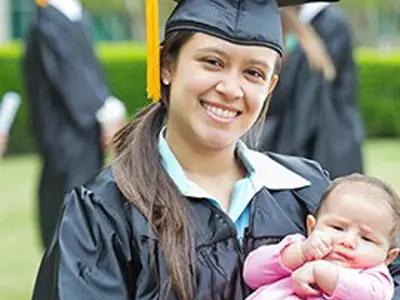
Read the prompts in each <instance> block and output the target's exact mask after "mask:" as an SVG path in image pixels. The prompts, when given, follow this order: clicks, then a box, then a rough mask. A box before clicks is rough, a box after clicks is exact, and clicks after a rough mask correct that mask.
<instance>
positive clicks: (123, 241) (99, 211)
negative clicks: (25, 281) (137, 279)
mask: <svg viewBox="0 0 400 300" xmlns="http://www.w3.org/2000/svg"><path fill="white" fill-rule="evenodd" d="M129 235H130V234H129V231H128V229H127V225H126V222H124V221H123V216H122V215H121V212H118V211H116V210H114V209H113V208H111V207H110V206H109V205H107V204H106V203H105V202H104V201H102V200H101V199H99V198H97V197H96V196H95V195H94V194H93V193H92V192H90V191H88V190H85V189H84V188H80V189H76V190H75V191H73V192H72V193H71V194H70V195H69V196H68V197H67V199H66V202H65V205H64V207H63V210H62V214H61V217H60V221H59V225H58V228H57V231H56V235H55V237H54V239H53V242H52V244H51V246H50V248H49V249H48V250H47V251H46V253H45V256H44V259H43V261H42V264H41V266H40V270H39V274H38V277H37V280H36V284H35V289H34V294H33V298H32V299H33V300H42V299H46V300H67V299H74V300H91V299H93V300H94V299H96V300H99V299H131V297H132V294H133V292H132V289H133V288H134V286H135V285H134V282H132V281H133V279H132V278H131V270H130V265H131V262H132V257H131V249H130V238H129Z"/></svg>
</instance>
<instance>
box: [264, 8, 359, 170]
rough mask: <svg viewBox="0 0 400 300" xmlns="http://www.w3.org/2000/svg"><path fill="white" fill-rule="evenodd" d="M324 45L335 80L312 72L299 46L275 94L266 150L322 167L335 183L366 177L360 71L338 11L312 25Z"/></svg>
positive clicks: (320, 16)
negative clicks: (340, 179)
mask: <svg viewBox="0 0 400 300" xmlns="http://www.w3.org/2000/svg"><path fill="white" fill-rule="evenodd" d="M311 24H312V25H313V27H314V28H315V30H316V31H317V32H318V34H319V35H320V37H321V38H322V39H323V41H324V43H325V46H326V49H327V51H328V52H329V55H330V57H331V59H332V61H333V63H334V65H335V67H336V72H337V77H336V79H335V80H334V81H333V82H332V83H329V82H327V81H326V80H325V79H324V77H323V75H322V74H317V73H315V72H312V71H311V70H310V69H309V67H308V62H307V58H306V56H305V54H304V52H303V50H302V49H301V47H300V46H297V47H296V48H295V50H294V51H293V52H291V53H290V54H289V57H288V60H287V61H286V62H285V64H284V66H283V69H282V72H281V79H280V82H279V84H278V86H277V89H276V91H275V92H274V94H273V97H272V102H271V105H270V108H269V112H268V116H267V119H266V123H265V128H264V132H263V138H262V145H261V148H262V150H269V151H275V152H278V153H284V154H291V155H299V156H304V157H308V158H311V159H314V160H316V161H318V162H319V163H321V165H322V166H323V167H324V168H325V169H327V170H328V171H329V173H330V175H331V178H336V177H338V176H343V175H347V174H350V173H353V172H359V173H361V172H362V171H363V159H362V152H361V151H362V149H361V146H362V141H363V126H362V122H361V119H360V116H359V113H358V108H357V103H356V90H357V80H356V75H357V74H356V65H355V61H354V57H353V45H352V40H351V33H350V30H349V25H348V24H347V21H346V19H345V16H344V15H343V13H342V11H341V10H340V9H339V8H337V7H336V6H334V5H330V6H328V7H326V8H325V9H324V10H322V11H321V12H320V13H319V14H318V15H317V16H316V17H315V18H314V19H313V21H312V23H311Z"/></svg>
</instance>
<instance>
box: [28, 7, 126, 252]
mask: <svg viewBox="0 0 400 300" xmlns="http://www.w3.org/2000/svg"><path fill="white" fill-rule="evenodd" d="M36 4H37V9H36V15H35V17H34V18H33V21H32V23H31V25H30V28H29V32H28V36H27V39H26V48H25V53H24V57H23V75H24V79H25V87H26V91H27V97H28V102H29V109H30V122H31V127H32V128H31V129H32V132H33V135H34V138H35V142H36V146H37V150H38V152H39V155H40V156H41V159H42V163H43V166H42V174H41V179H40V184H39V208H38V214H39V226H40V234H41V241H42V243H43V246H44V247H47V246H48V245H49V244H50V242H51V237H52V235H53V232H54V230H55V227H56V223H57V218H58V214H59V211H60V208H61V206H62V202H63V197H64V194H65V193H66V192H67V191H69V190H71V189H72V188H73V187H74V186H77V185H81V184H84V183H86V182H88V181H89V180H91V179H93V178H94V177H95V176H96V175H97V174H98V172H99V170H100V169H101V168H102V166H103V158H104V154H105V151H106V149H107V144H108V142H109V140H110V138H111V136H112V135H113V133H114V132H115V131H116V130H117V129H118V128H119V127H120V126H121V125H122V123H123V122H124V119H125V107H124V105H123V104H122V103H121V101H119V100H118V99H117V98H115V97H113V96H112V95H111V94H110V91H109V89H108V87H107V84H106V82H105V79H104V77H103V74H102V70H101V67H100V65H99V62H98V60H97V58H96V54H95V51H94V47H93V44H92V41H91V39H90V33H89V20H88V16H87V15H86V13H85V10H84V9H83V7H82V5H81V3H80V2H79V1H78V0H48V1H43V0H36Z"/></svg>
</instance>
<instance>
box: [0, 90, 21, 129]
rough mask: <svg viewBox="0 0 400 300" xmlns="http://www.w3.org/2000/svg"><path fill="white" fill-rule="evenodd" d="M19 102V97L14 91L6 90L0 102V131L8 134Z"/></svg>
mask: <svg viewBox="0 0 400 300" xmlns="http://www.w3.org/2000/svg"><path fill="white" fill-rule="evenodd" d="M20 104H21V97H20V96H19V94H17V93H15V92H7V93H6V94H5V95H4V97H3V100H2V102H1V104H0V133H3V134H6V135H8V133H9V131H10V128H11V125H12V123H13V122H14V119H15V117H16V115H17V112H18V108H19V106H20Z"/></svg>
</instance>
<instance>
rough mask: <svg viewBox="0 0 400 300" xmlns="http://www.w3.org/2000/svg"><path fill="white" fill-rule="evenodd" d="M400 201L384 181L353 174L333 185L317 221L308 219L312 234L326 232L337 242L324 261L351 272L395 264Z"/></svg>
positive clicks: (312, 218) (334, 242)
mask: <svg viewBox="0 0 400 300" xmlns="http://www.w3.org/2000/svg"><path fill="white" fill-rule="evenodd" d="M399 227H400V198H399V195H398V194H397V193H396V191H395V190H394V189H393V188H391V187H390V186H389V185H388V184H386V183H385V182H383V181H382V180H380V179H377V178H374V177H370V176H364V175H359V174H352V175H349V176H345V177H341V178H338V179H336V180H334V181H333V183H332V184H331V185H330V186H329V187H328V189H327V191H326V192H325V194H324V195H323V197H322V199H321V202H320V206H319V208H318V209H317V211H316V214H315V217H314V216H311V215H309V216H308V218H307V228H308V233H309V234H311V232H313V231H314V230H319V231H323V232H326V233H328V234H330V235H331V237H332V241H333V249H332V252H331V253H330V254H329V255H327V256H326V257H325V258H324V259H326V260H329V261H332V262H335V263H338V264H340V265H343V266H345V267H349V268H368V267H373V266H376V265H378V264H381V263H386V264H389V263H391V262H392V261H393V260H394V259H395V258H396V256H397V254H398V253H399V249H398V246H397V243H396V240H397V235H398V233H399Z"/></svg>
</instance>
